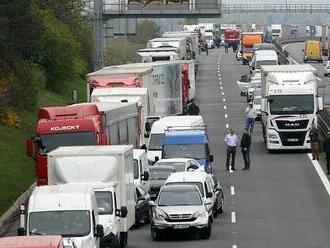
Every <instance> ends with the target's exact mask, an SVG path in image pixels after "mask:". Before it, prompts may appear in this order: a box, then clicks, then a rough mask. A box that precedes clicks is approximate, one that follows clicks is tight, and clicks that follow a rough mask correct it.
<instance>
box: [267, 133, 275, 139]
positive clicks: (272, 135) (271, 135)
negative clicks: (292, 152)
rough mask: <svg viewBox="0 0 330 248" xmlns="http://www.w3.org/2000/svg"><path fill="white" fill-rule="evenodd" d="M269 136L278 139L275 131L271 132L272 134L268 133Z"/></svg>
mask: <svg viewBox="0 0 330 248" xmlns="http://www.w3.org/2000/svg"><path fill="white" fill-rule="evenodd" d="M268 138H270V139H277V135H276V134H275V133H270V134H268Z"/></svg>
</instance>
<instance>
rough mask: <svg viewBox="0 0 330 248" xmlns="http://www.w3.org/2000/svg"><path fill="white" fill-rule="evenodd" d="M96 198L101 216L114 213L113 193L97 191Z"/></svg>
mask: <svg viewBox="0 0 330 248" xmlns="http://www.w3.org/2000/svg"><path fill="white" fill-rule="evenodd" d="M95 197H96V204H97V210H98V213H99V215H109V214H112V213H113V201H112V193H111V192H107V191H96V192H95Z"/></svg>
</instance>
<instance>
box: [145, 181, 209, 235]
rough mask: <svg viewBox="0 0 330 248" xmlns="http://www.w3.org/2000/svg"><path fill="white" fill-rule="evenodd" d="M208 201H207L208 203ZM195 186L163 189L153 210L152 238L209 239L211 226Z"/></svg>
mask: <svg viewBox="0 0 330 248" xmlns="http://www.w3.org/2000/svg"><path fill="white" fill-rule="evenodd" d="M207 201H210V199H207ZM206 203H207V202H203V198H202V195H201V193H200V191H199V189H198V187H197V186H196V185H190V184H187V185H168V186H164V187H162V189H161V190H160V192H159V196H158V197H157V200H156V201H155V202H150V205H152V206H153V210H152V213H153V214H152V221H151V237H152V239H153V240H159V239H161V238H162V237H163V235H165V234H166V233H168V232H182V231H188V232H195V233H198V234H199V236H200V237H201V238H202V239H208V238H209V237H210V236H211V222H210V220H209V216H208V211H207V209H206V207H205V204H206Z"/></svg>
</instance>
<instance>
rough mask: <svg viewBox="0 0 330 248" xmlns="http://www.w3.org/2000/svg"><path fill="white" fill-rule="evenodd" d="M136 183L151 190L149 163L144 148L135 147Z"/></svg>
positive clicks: (146, 190) (146, 189)
mask: <svg viewBox="0 0 330 248" xmlns="http://www.w3.org/2000/svg"><path fill="white" fill-rule="evenodd" d="M133 162H134V163H133V164H134V185H135V186H139V187H141V188H143V189H144V191H145V192H149V189H150V185H149V180H148V179H149V163H148V158H147V152H146V150H144V149H133Z"/></svg>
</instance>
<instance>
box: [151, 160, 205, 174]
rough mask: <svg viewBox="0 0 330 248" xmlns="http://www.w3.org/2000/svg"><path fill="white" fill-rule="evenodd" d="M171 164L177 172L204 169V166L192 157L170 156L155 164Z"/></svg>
mask: <svg viewBox="0 0 330 248" xmlns="http://www.w3.org/2000/svg"><path fill="white" fill-rule="evenodd" d="M158 165H161V166H164V165H165V166H170V167H172V168H173V169H174V170H175V172H180V171H204V172H205V170H204V167H203V166H201V165H200V164H199V163H198V162H197V161H196V160H195V159H191V158H168V159H161V160H159V161H157V163H155V164H154V166H158Z"/></svg>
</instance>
